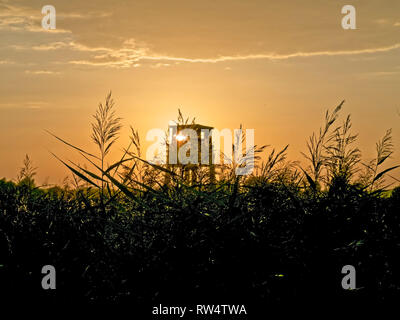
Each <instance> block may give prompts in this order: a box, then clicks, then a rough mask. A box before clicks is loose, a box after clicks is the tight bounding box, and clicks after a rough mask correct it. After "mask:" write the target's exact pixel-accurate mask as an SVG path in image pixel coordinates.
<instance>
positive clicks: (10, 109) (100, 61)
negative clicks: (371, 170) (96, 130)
mask: <svg viewBox="0 0 400 320" xmlns="http://www.w3.org/2000/svg"><path fill="white" fill-rule="evenodd" d="M383 3H384V5H383ZM47 4H51V5H53V6H54V7H55V8H56V12H57V29H56V30H48V31H45V30H43V29H42V28H41V19H42V17H43V15H42V13H41V8H42V6H44V5H47ZM346 4H348V3H347V2H344V1H322V0H320V1H315V0H314V1H311V0H301V1H300V0H286V1H267V0H263V1H260V0H259V1H257V0H255V1H243V0H241V1H239V0H229V1H228V0H220V1H215V0H214V1H208V0H207V1H204V0H203V1H190V0H189V1H188V0H186V1H176V0H168V1H165V0H163V1H151V0H146V1H128V0H126V1H122V0H115V1H105V0H96V1H86V2H83V1H76V0H70V1H65V0H63V1H61V0H49V1H46V2H43V1H36V0H29V1H28V0H26V1H19V0H12V1H11V0H10V1H5V0H0V35H1V39H2V40H1V43H0V79H1V86H0V94H1V100H0V177H6V178H8V179H13V178H15V177H16V175H17V173H18V168H19V167H20V166H21V164H22V160H23V157H24V155H25V154H26V153H28V154H29V155H30V156H31V158H32V159H33V161H34V164H35V165H36V166H38V167H39V169H38V178H37V179H38V181H39V182H40V183H42V182H44V181H45V180H46V178H47V177H48V180H49V182H52V183H60V182H61V180H62V179H63V177H64V176H66V175H67V174H68V172H67V171H66V169H64V168H63V167H62V165H61V164H60V163H59V162H58V161H57V160H55V159H54V158H53V157H52V156H51V155H50V153H49V152H48V150H51V151H52V152H54V153H56V154H57V155H59V156H60V157H62V158H63V159H71V160H76V159H77V157H75V156H74V155H73V154H72V152H71V150H70V149H68V148H67V147H66V146H64V145H62V144H60V143H59V142H57V141H56V140H54V139H53V138H52V137H50V136H49V135H48V134H46V133H45V132H44V130H43V129H47V130H50V131H52V132H54V133H56V134H57V135H59V136H61V137H63V138H65V139H66V140H68V141H70V142H73V143H74V144H77V145H79V146H81V147H83V148H85V149H88V150H89V151H95V148H94V146H93V145H92V143H91V141H90V138H89V136H90V121H91V115H92V114H93V113H94V111H95V109H96V107H97V104H98V103H99V102H100V101H103V100H104V98H105V96H106V94H107V92H108V91H109V90H112V91H113V96H114V99H115V101H116V107H117V112H118V115H119V116H121V117H122V118H124V124H125V128H124V130H123V132H122V135H121V139H120V143H118V144H117V145H116V148H115V149H114V152H113V153H112V155H111V157H110V161H111V160H112V159H113V158H117V157H118V156H119V155H120V150H121V148H122V147H123V146H126V144H127V143H128V138H127V134H128V127H129V125H130V124H132V125H133V126H135V127H136V128H138V129H139V133H141V138H142V140H144V138H145V135H146V132H147V130H149V129H151V128H166V127H167V125H168V121H169V120H171V119H175V118H176V115H177V109H178V107H179V108H181V110H182V111H183V113H184V114H185V115H187V116H192V117H196V119H197V120H198V122H199V123H202V124H206V125H211V126H214V127H216V128H219V129H223V128H230V129H232V130H233V129H234V128H238V127H239V125H240V123H242V124H244V126H245V127H247V128H253V129H255V139H256V143H258V144H270V145H272V146H274V147H276V148H282V147H284V146H285V145H286V144H290V148H289V158H290V159H293V160H299V159H301V158H302V157H301V155H300V151H305V141H306V139H307V137H308V136H309V135H310V134H311V133H312V131H314V130H317V129H318V128H319V126H320V125H321V124H322V122H323V116H324V112H325V110H326V109H327V108H333V107H335V106H336V105H337V104H339V103H340V101H341V100H343V99H345V100H346V103H345V105H344V110H343V113H342V118H344V116H345V115H346V114H347V113H351V115H352V119H353V129H354V131H355V132H358V133H359V142H358V143H359V146H360V149H361V150H362V152H363V158H364V159H365V160H368V159H370V158H371V157H372V156H373V152H374V148H375V142H376V141H377V140H378V139H379V138H381V137H382V136H383V134H384V133H385V131H386V129H388V128H393V138H394V143H395V146H396V149H397V150H398V147H397V146H398V145H399V144H400V126H399V124H400V117H399V116H398V114H397V113H398V112H400V103H399V100H400V99H399V95H400V90H399V88H400V59H399V54H400V37H399V35H400V2H399V1H398V0H385V1H377V0H376V1H373V0H363V1H352V2H351V4H352V5H353V6H354V7H355V8H356V13H357V15H356V17H357V20H356V21H357V29H356V30H344V29H343V28H342V26H341V19H342V17H343V15H342V14H341V8H342V6H343V5H346ZM399 162H400V155H399V154H397V153H395V155H394V157H393V159H392V160H391V162H390V163H388V164H389V165H390V164H397V163H399Z"/></svg>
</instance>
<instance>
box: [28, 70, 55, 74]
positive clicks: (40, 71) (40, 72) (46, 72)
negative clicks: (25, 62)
mask: <svg viewBox="0 0 400 320" xmlns="http://www.w3.org/2000/svg"><path fill="white" fill-rule="evenodd" d="M25 73H26V74H34V75H57V74H60V72H57V71H49V70H25Z"/></svg>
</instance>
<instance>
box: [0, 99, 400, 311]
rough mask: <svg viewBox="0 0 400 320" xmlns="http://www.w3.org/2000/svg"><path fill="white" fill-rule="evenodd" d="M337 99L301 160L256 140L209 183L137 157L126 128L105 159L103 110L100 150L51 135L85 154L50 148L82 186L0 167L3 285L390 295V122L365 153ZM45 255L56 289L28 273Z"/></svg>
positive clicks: (339, 298) (151, 295) (262, 300)
mask: <svg viewBox="0 0 400 320" xmlns="http://www.w3.org/2000/svg"><path fill="white" fill-rule="evenodd" d="M107 101H108V104H109V105H111V104H110V101H111V100H108V99H106V103H105V105H104V106H103V109H102V110H103V111H104V110H105V108H106V107H105V106H107ZM342 107H343V102H342V103H341V104H340V105H339V106H338V107H336V108H335V109H334V110H333V112H327V113H326V114H325V123H324V125H323V126H322V127H321V129H320V130H319V132H318V134H315V133H314V134H312V135H311V137H310V138H309V140H308V141H307V149H308V152H307V153H305V156H306V159H308V161H309V163H308V164H304V167H302V166H301V165H300V163H297V162H292V161H289V160H288V159H287V154H286V153H287V150H288V146H286V147H284V148H283V149H282V150H280V151H276V149H273V148H272V150H271V151H270V152H269V153H268V154H267V155H266V156H265V155H264V151H265V150H266V148H267V147H264V146H263V147H260V148H259V147H257V148H255V149H254V152H255V151H256V150H259V151H260V152H259V153H256V155H257V157H256V163H255V165H256V170H255V171H254V173H253V174H252V175H250V176H245V177H238V176H236V175H235V170H234V169H235V167H234V165H228V166H226V167H224V170H225V171H224V172H222V173H221V174H220V175H218V176H217V179H216V181H215V182H214V183H211V182H210V181H207V180H206V179H204V180H203V181H202V182H201V183H200V182H199V183H195V184H192V183H188V182H187V181H186V180H185V179H184V178H183V177H181V176H180V175H179V174H177V172H176V171H175V170H169V169H168V168H167V167H166V166H162V165H155V164H151V163H149V162H147V161H146V160H144V159H142V158H141V154H142V151H141V146H140V139H139V134H138V132H137V131H136V130H134V129H133V128H132V129H131V141H130V143H129V145H128V147H127V148H126V149H125V150H124V151H123V154H122V155H121V158H120V160H119V161H117V162H115V163H113V164H111V165H106V164H105V161H104V159H105V158H106V156H107V152H109V150H110V148H111V146H112V143H113V141H115V139H116V138H117V133H118V131H119V128H118V127H119V120H118V121H111V120H110V121H109V122H108V123H111V124H113V126H114V128H118V130H117V129H114V130H112V131H108V132H111V134H109V135H107V134H104V135H101V134H100V133H101V132H100V131H95V132H98V133H97V138H96V140H95V139H93V140H94V142H95V143H96V145H97V146H98V148H99V155H95V154H91V153H89V152H87V151H84V150H82V149H81V148H79V147H76V146H74V145H73V144H71V143H69V142H67V141H66V140H64V139H61V138H59V137H57V136H55V135H54V136H55V137H56V138H57V139H58V140H59V141H61V142H62V143H64V144H65V145H67V146H68V147H71V148H72V149H73V150H75V151H76V152H78V153H79V154H81V155H82V157H83V159H84V160H85V161H86V164H87V165H88V167H85V166H84V165H83V164H82V165H80V164H74V163H67V162H66V161H64V160H62V159H59V160H60V161H61V163H63V165H65V166H67V167H68V168H69V169H70V170H71V172H72V174H73V176H74V177H75V178H76V179H77V180H79V179H80V180H81V181H82V182H83V183H85V184H86V186H82V184H79V187H78V188H76V189H73V188H71V187H70V188H49V189H41V188H30V187H27V186H22V185H16V184H14V183H11V182H7V181H4V180H0V208H1V210H0V231H1V232H0V257H1V258H0V259H1V261H0V280H1V281H2V283H3V286H4V287H5V288H7V290H9V291H8V292H10V293H9V294H10V296H12V297H17V296H18V297H19V298H20V299H22V298H21V294H22V297H25V298H27V299H28V298H31V299H32V296H33V298H35V297H40V298H43V297H44V295H46V294H47V295H46V296H45V297H44V298H51V299H54V300H55V301H59V300H60V299H61V300H64V301H68V302H70V301H71V300H72V301H74V302H76V301H79V302H89V301H92V302H93V301H95V302H98V303H102V302H107V303H124V302H126V303H129V305H130V306H131V305H133V306H135V307H136V308H139V307H140V306H143V305H144V304H145V303H146V302H148V303H149V304H150V305H156V304H157V303H163V304H166V303H171V304H175V305H176V304H180V303H198V302H199V301H205V300H207V301H211V302H212V303H220V299H221V297H223V298H224V301H227V303H232V301H239V303H247V304H248V305H252V306H254V304H257V305H259V306H265V304H267V305H268V306H270V305H271V304H275V303H276V304H284V305H288V304H289V303H295V302H297V303H301V302H303V303H308V302H310V301H313V303H321V302H323V299H326V300H327V301H329V302H332V301H334V302H338V303H343V302H345V301H351V303H353V302H354V303H355V302H357V301H358V302H362V303H364V304H365V303H370V302H371V303H372V302H382V301H390V300H392V301H398V296H399V291H400V277H399V273H398V270H400V264H399V262H398V261H397V260H398V259H397V256H398V254H399V253H400V252H399V248H400V236H399V235H400V220H399V219H400V218H399V215H398V212H399V211H400V191H399V190H400V189H399V188H395V189H393V190H392V193H391V195H390V196H388V197H383V196H382V190H383V189H384V188H385V187H386V183H383V179H384V177H386V176H387V174H388V173H389V172H391V171H392V170H395V169H396V168H397V166H395V167H391V168H385V167H382V166H383V165H384V164H385V161H386V160H387V159H389V158H390V156H391V155H392V154H393V143H392V138H391V131H390V130H388V131H387V132H386V134H385V135H384V136H383V138H382V139H380V140H379V141H378V143H377V144H376V152H377V155H376V158H375V159H373V160H371V161H368V162H366V163H364V162H363V161H362V160H361V154H360V150H358V148H357V147H356V146H355V142H356V137H357V135H356V134H354V133H352V132H351V121H350V120H351V119H350V117H346V118H345V121H344V122H343V123H342V124H340V125H338V126H337V127H334V126H335V125H336V122H337V120H338V118H339V111H340V110H341V108H342ZM99 110H100V109H99ZM110 110H111V111H110ZM112 110H113V109H112V108H109V109H108V113H104V114H103V115H105V114H107V115H108V116H103V115H102V113H101V112H100V113H99V114H98V119H99V122H98V121H97V120H96V122H95V124H94V125H95V126H97V127H96V128H97V129H101V128H102V129H105V128H108V129H109V128H110V125H109V126H107V125H104V123H105V122H102V121H103V120H102V119H106V120H107V119H114V120H115V119H118V118H117V117H116V116H115V114H114V113H113V112H112ZM110 115H112V117H111V118H110ZM178 118H180V120H181V121H186V120H185V118H184V117H183V116H182V114H181V113H179V115H178ZM96 119H97V118H96ZM178 120H179V119H178ZM107 121H108V120H107ZM97 129H96V130H97ZM102 137H104V139H103V138H102ZM108 146H110V147H108ZM106 150H107V152H106ZM261 151H262V152H261ZM245 156H246V155H245ZM258 157H260V158H258ZM102 159H103V161H102ZM262 160H263V161H262ZM102 164H103V165H102ZM361 168H363V169H364V170H363V171H361V170H359V169H361ZM165 175H169V176H170V180H169V181H170V182H169V183H168V184H166V183H164V182H165V180H164V177H165ZM102 191H104V194H103V192H102ZM102 194H103V195H102ZM104 212H106V213H107V214H106V215H104V214H102V213H104ZM44 261H45V262H44ZM48 263H52V264H54V265H55V266H56V267H57V272H59V274H60V276H59V278H58V279H59V280H57V281H59V282H58V283H57V295H52V294H51V293H43V290H39V289H40V288H39V289H38V287H39V286H38V285H37V284H38V283H39V282H40V281H39V282H37V281H36V280H37V279H36V278H35V277H34V275H35V274H36V273H35V272H36V271H37V270H40V267H41V266H42V265H43V264H48ZM346 264H352V265H354V266H355V267H356V269H357V279H358V280H357V287H358V290H352V291H344V290H342V289H341V287H340V283H341V279H342V276H343V275H342V274H341V273H340V272H341V268H342V267H343V266H344V265H346ZM35 270H36V271H35ZM39 274H40V272H39ZM8 279H12V281H11V280H8ZM16 279H17V280H16ZM18 279H19V280H18ZM13 281H14V282H13ZM16 283H17V284H18V285H17V286H15V284H16ZM21 287H22V288H26V290H25V291H24V292H23V293H21V290H20V288H21ZM13 288H14V289H13ZM16 288H17V289H16ZM30 293H34V295H30ZM264 310H265V308H264Z"/></svg>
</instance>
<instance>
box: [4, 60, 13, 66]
mask: <svg viewBox="0 0 400 320" xmlns="http://www.w3.org/2000/svg"><path fill="white" fill-rule="evenodd" d="M5 64H15V62H14V61H10V60H0V65H5Z"/></svg>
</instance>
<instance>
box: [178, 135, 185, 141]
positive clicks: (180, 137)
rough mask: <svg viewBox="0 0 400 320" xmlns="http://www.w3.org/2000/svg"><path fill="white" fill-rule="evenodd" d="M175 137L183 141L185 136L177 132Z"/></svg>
mask: <svg viewBox="0 0 400 320" xmlns="http://www.w3.org/2000/svg"><path fill="white" fill-rule="evenodd" d="M175 138H176V140H177V141H184V140H186V138H187V137H186V136H184V135H182V134H177V135H176V137H175Z"/></svg>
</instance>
